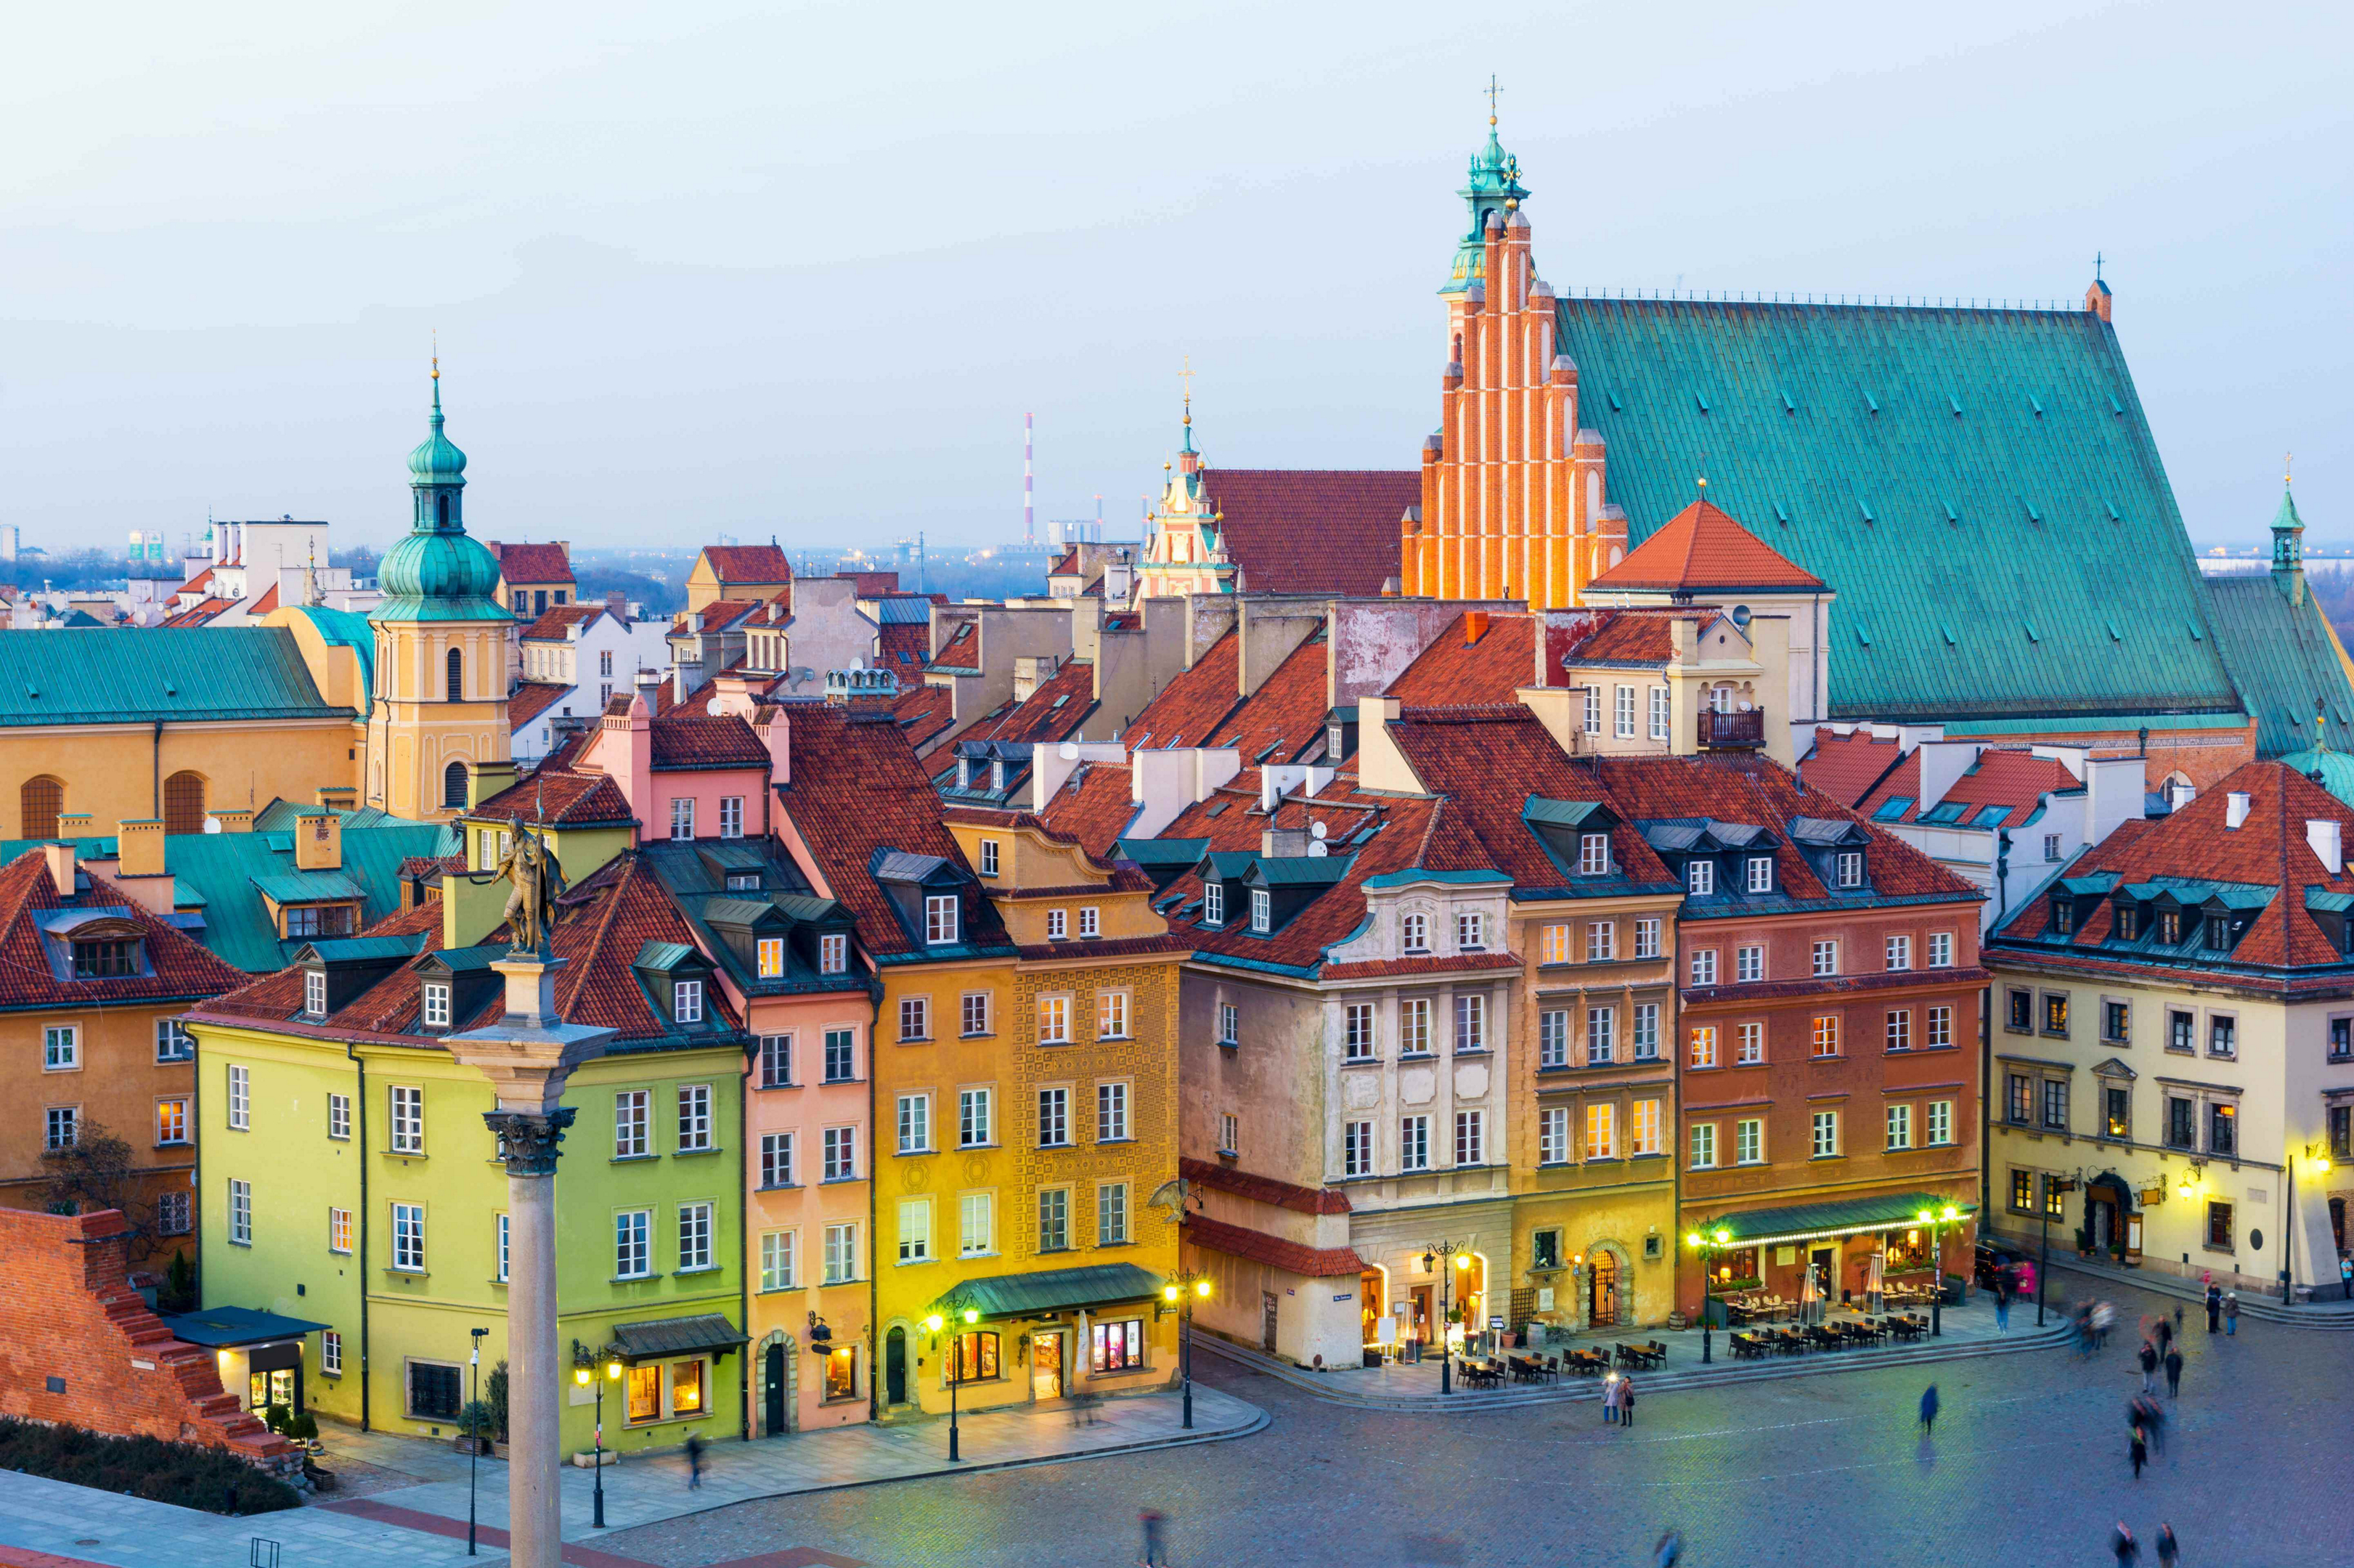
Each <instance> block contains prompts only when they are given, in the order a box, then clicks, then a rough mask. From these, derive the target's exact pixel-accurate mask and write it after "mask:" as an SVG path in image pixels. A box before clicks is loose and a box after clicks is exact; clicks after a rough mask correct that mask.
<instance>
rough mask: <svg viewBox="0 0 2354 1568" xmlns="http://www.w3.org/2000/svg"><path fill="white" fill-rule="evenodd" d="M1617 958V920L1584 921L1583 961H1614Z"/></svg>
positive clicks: (1605, 962) (1602, 962)
mask: <svg viewBox="0 0 2354 1568" xmlns="http://www.w3.org/2000/svg"><path fill="white" fill-rule="evenodd" d="M1617 958H1618V922H1617V921H1616V920H1588V921H1587V922H1586V923H1585V961H1586V962H1587V963H1589V964H1607V963H1615V962H1617Z"/></svg>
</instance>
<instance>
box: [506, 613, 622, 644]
mask: <svg viewBox="0 0 2354 1568" xmlns="http://www.w3.org/2000/svg"><path fill="white" fill-rule="evenodd" d="M604 613H605V607H604V606H603V605H601V604H557V605H550V606H549V607H548V608H547V609H546V611H545V612H543V613H542V614H541V615H540V617H539V619H538V620H535V621H533V622H532V623H531V624H530V625H529V626H526V627H525V628H524V629H523V636H524V641H526V642H562V641H565V639H566V635H567V628H569V627H571V626H574V625H576V624H577V625H578V626H579V628H580V629H581V630H583V631H586V630H588V623H589V622H590V621H592V620H596V619H597V618H598V617H599V616H600V615H602V614H604Z"/></svg>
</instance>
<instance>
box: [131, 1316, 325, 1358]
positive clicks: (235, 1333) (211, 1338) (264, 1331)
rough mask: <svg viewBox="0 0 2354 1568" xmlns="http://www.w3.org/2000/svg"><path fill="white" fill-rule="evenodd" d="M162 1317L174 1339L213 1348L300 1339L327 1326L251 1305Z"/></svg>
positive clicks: (230, 1347) (217, 1349) (229, 1347)
mask: <svg viewBox="0 0 2354 1568" xmlns="http://www.w3.org/2000/svg"><path fill="white" fill-rule="evenodd" d="M160 1320H161V1321H162V1323H163V1325H164V1327H165V1328H166V1329H169V1330H172V1337H173V1338H174V1339H175V1340H182V1341H183V1342H185V1343H187V1344H191V1345H202V1346H204V1347H205V1348H206V1349H207V1350H212V1351H227V1350H235V1349H237V1348H238V1347H239V1346H242V1345H260V1344H266V1343H268V1342H270V1340H299V1339H301V1338H302V1336H303V1335H305V1334H315V1333H317V1332H318V1331H319V1330H322V1329H323V1328H326V1327H327V1325H326V1324H324V1323H314V1322H313V1321H311V1319H308V1318H289V1317H286V1316H284V1315H282V1314H281V1313H277V1312H263V1311H260V1310H257V1309H256V1308H251V1307H214V1308H208V1309H207V1310H205V1311H202V1312H183V1313H179V1314H177V1315H172V1314H165V1315H164V1316H162V1318H161V1319H160Z"/></svg>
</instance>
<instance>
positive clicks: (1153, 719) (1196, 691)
mask: <svg viewBox="0 0 2354 1568" xmlns="http://www.w3.org/2000/svg"><path fill="white" fill-rule="evenodd" d="M1241 702H1242V638H1241V636H1240V635H1239V634H1238V633H1236V632H1233V631H1228V632H1225V634H1224V635H1222V636H1220V637H1219V639H1218V640H1217V641H1215V642H1213V643H1211V644H1210V645H1209V646H1208V647H1207V648H1204V650H1202V652H1201V654H1200V656H1199V657H1197V658H1195V659H1194V661H1193V667H1192V668H1191V669H1188V670H1181V671H1179V672H1178V673H1176V674H1175V675H1173V676H1172V677H1171V678H1170V682H1169V683H1168V684H1167V685H1165V686H1163V687H1161V690H1160V691H1159V692H1158V693H1156V694H1154V696H1153V699H1152V700H1151V701H1150V702H1149V703H1147V704H1145V705H1144V711H1143V712H1141V713H1140V714H1138V715H1136V716H1135V717H1134V718H1132V719H1130V720H1129V721H1128V728H1127V729H1126V730H1124V731H1122V732H1121V738H1122V739H1124V740H1126V741H1127V742H1128V744H1129V749H1131V750H1133V749H1135V748H1136V747H1154V748H1156V749H1159V750H1163V751H1165V750H1167V749H1169V748H1170V747H1181V746H1203V745H1206V744H1207V740H1206V737H1207V736H1210V735H1211V734H1213V733H1214V731H1215V730H1216V729H1217V727H1218V726H1220V725H1221V724H1223V723H1225V720H1226V716H1227V715H1229V714H1231V713H1233V712H1234V711H1235V707H1236V706H1238V705H1240V704H1241Z"/></svg>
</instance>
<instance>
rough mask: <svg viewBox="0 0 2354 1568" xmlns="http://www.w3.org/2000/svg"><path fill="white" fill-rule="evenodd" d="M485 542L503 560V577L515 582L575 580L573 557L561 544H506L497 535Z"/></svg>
mask: <svg viewBox="0 0 2354 1568" xmlns="http://www.w3.org/2000/svg"><path fill="white" fill-rule="evenodd" d="M482 543H483V544H484V545H485V546H488V547H489V549H490V552H491V555H492V556H493V558H494V559H496V560H497V562H498V563H499V580H500V581H501V582H504V583H507V584H509V585H513V584H514V583H568V582H570V581H571V580H572V557H571V556H567V555H566V554H565V551H564V546H561V545H503V544H501V543H499V542H498V541H497V540H495V539H485V540H483V541H482Z"/></svg>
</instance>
